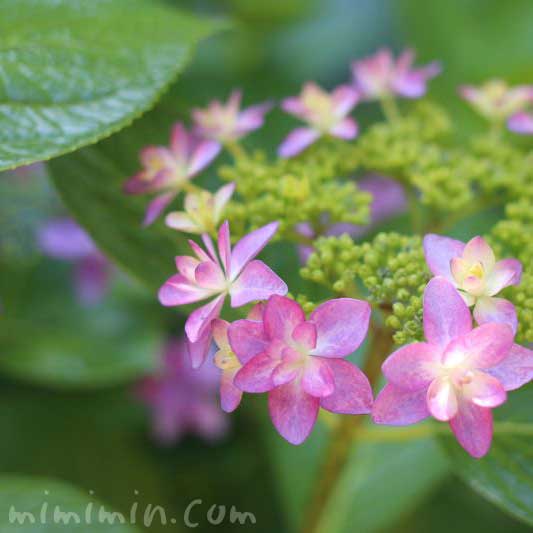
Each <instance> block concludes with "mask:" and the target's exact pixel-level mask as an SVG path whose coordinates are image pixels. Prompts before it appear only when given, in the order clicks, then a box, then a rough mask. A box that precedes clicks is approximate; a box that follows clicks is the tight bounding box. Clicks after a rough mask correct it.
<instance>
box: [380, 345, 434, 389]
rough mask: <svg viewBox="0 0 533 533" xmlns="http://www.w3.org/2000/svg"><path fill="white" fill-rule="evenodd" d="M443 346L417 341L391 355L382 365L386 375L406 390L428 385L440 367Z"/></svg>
mask: <svg viewBox="0 0 533 533" xmlns="http://www.w3.org/2000/svg"><path fill="white" fill-rule="evenodd" d="M441 356H442V348H441V347H439V346H436V345H434V344H428V343H426V342H415V343H413V344H408V345H407V346H403V347H402V348H399V349H398V350H396V351H395V352H394V353H393V354H391V355H389V357H387V359H386V360H385V362H384V363H383V366H382V367H381V369H382V371H383V374H384V375H385V377H386V378H387V379H388V380H389V381H390V382H391V383H393V384H394V385H397V386H398V387H401V388H402V389H405V390H412V391H415V390H420V389H421V388H423V387H428V386H429V384H430V383H431V381H433V380H434V379H435V377H436V376H437V373H438V370H439V368H440V359H441Z"/></svg>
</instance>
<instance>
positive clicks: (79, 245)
mask: <svg viewBox="0 0 533 533" xmlns="http://www.w3.org/2000/svg"><path fill="white" fill-rule="evenodd" d="M37 238H38V242H39V248H40V249H41V250H42V251H43V252H44V253H45V254H46V255H48V256H49V257H53V258H55V259H63V260H65V261H77V260H79V259H84V258H85V257H88V256H92V255H93V254H95V252H96V247H95V245H94V242H93V241H92V240H91V238H90V237H89V235H88V234H87V233H86V232H85V231H84V230H83V229H82V228H81V227H80V226H78V224H76V222H74V220H72V219H70V218H57V219H53V220H50V221H48V222H47V223H46V224H45V225H44V226H43V227H40V228H39V232H38V236H37Z"/></svg>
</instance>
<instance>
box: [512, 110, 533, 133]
mask: <svg viewBox="0 0 533 533" xmlns="http://www.w3.org/2000/svg"><path fill="white" fill-rule="evenodd" d="M507 127H508V128H509V129H510V130H511V131H514V132H515V133H521V134H523V135H532V134H533V114H531V113H524V112H521V113H515V114H514V115H513V116H512V117H510V118H509V120H508V121H507Z"/></svg>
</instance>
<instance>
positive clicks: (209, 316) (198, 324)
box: [185, 294, 225, 342]
mask: <svg viewBox="0 0 533 533" xmlns="http://www.w3.org/2000/svg"><path fill="white" fill-rule="evenodd" d="M224 298H225V295H224V294H221V295H220V296H218V297H217V298H215V299H214V300H213V301H211V302H209V303H208V304H206V305H204V306H202V307H199V308H198V309H195V310H194V311H193V312H192V313H191V314H190V315H189V318H187V321H186V322H185V333H186V334H187V338H188V339H189V340H190V341H191V342H196V341H197V340H198V339H199V338H200V337H202V335H203V334H204V332H205V331H206V329H208V328H211V322H212V321H213V320H214V319H215V318H218V317H219V315H220V310H221V309H222V305H223V303H224Z"/></svg>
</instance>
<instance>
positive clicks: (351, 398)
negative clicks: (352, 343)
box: [320, 359, 373, 415]
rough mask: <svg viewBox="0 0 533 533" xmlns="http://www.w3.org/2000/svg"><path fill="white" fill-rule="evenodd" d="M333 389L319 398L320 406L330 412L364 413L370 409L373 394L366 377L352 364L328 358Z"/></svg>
mask: <svg viewBox="0 0 533 533" xmlns="http://www.w3.org/2000/svg"><path fill="white" fill-rule="evenodd" d="M327 364H328V366H329V368H330V369H331V371H332V372H333V377H334V381H335V390H334V391H333V393H332V394H330V395H329V396H327V397H325V398H322V399H321V400H320V406H321V407H323V408H324V409H327V410H328V411H331V412H332V413H339V414H346V415H366V414H369V413H370V412H371V411H372V403H373V395H372V387H371V386H370V382H369V381H368V378H367V377H366V376H365V374H364V373H363V372H361V370H359V368H357V367H356V366H355V365H354V364H352V363H349V362H348V361H345V360H344V359H328V360H327Z"/></svg>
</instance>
